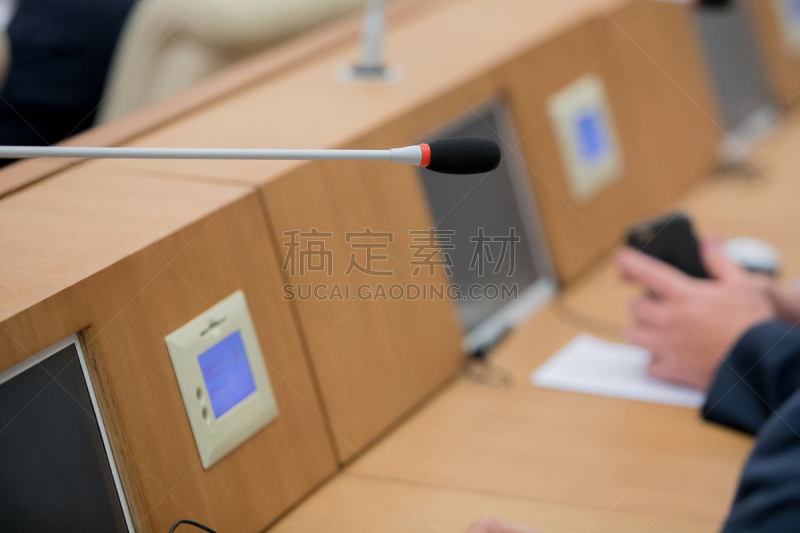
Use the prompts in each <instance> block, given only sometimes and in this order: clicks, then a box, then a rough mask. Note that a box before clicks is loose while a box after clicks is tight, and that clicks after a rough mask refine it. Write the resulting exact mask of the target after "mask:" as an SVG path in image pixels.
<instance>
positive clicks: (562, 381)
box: [531, 333, 705, 408]
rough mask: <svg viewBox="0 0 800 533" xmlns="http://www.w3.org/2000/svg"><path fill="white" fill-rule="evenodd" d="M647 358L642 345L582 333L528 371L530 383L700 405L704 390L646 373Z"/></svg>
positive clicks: (683, 404)
mask: <svg viewBox="0 0 800 533" xmlns="http://www.w3.org/2000/svg"><path fill="white" fill-rule="evenodd" d="M649 362H650V353H649V352H648V351H647V350H645V349H643V348H639V347H638V346H632V345H630V344H619V343H616V342H609V341H605V340H602V339H598V338H597V337H594V336H592V335H589V334H588V333H582V334H580V335H577V336H576V337H575V338H574V339H572V340H571V341H570V342H569V343H567V345H566V346H564V347H563V348H561V349H560V350H559V351H558V352H556V353H555V354H554V355H553V356H552V357H551V358H550V359H548V360H547V361H546V362H545V363H544V364H543V365H542V366H540V367H539V369H538V370H536V372H534V373H533V374H531V383H533V384H534V385H535V386H537V387H544V388H547V389H558V390H566V391H570V392H581V393H585V394H596V395H599V396H610V397H613V398H624V399H626V400H639V401H643V402H651V403H663V404H667V405H677V406H681V407H693V408H699V407H700V406H701V405H703V401H704V399H705V394H704V393H702V392H700V391H697V390H695V389H691V388H688V387H681V386H679V385H672V384H669V383H665V382H663V381H659V380H656V379H653V378H651V377H649V376H648V375H647V365H648V363H649Z"/></svg>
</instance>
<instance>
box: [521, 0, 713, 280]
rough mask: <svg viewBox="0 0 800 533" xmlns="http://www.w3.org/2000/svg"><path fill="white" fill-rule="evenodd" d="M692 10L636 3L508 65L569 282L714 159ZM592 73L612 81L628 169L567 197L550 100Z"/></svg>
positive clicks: (557, 258) (535, 179) (547, 223)
mask: <svg viewBox="0 0 800 533" xmlns="http://www.w3.org/2000/svg"><path fill="white" fill-rule="evenodd" d="M654 7H655V9H654ZM689 16H690V13H689V12H688V11H687V9H686V8H685V7H682V6H676V5H673V4H670V5H666V4H665V5H663V6H662V5H658V6H653V5H651V4H648V3H645V2H633V3H631V4H630V5H626V6H624V7H622V8H619V9H616V10H607V11H606V12H605V13H601V14H599V15H597V16H596V17H595V18H592V19H590V20H587V21H586V22H584V23H583V24H582V25H580V26H576V27H575V28H573V29H571V30H570V31H568V32H563V33H562V34H560V35H559V36H557V37H555V38H554V39H552V40H551V42H549V43H548V44H547V45H546V46H543V47H542V48H541V49H537V50H535V51H533V52H531V53H530V54H528V55H527V56H526V57H525V58H524V59H522V60H520V61H517V62H515V63H513V64H511V65H509V67H508V68H507V80H508V83H509V85H510V86H511V90H510V93H509V94H510V98H511V102H512V105H513V107H514V116H515V119H516V121H517V127H518V129H519V132H520V137H521V138H522V150H523V152H524V154H525V157H526V160H527V161H528V162H529V165H530V169H529V170H530V179H531V184H532V186H533V188H534V191H535V193H536V198H537V202H538V204H539V208H540V210H541V213H542V219H543V223H544V227H545V231H546V233H547V236H548V244H549V246H550V249H551V252H552V254H553V256H554V262H555V265H556V268H557V270H558V274H559V278H560V279H561V280H562V281H564V282H571V281H572V280H574V279H575V276H576V274H578V273H579V272H581V271H582V270H583V269H585V268H587V267H588V266H589V265H591V264H592V262H594V261H596V260H597V259H598V258H600V257H602V256H603V255H605V254H608V253H609V252H610V247H613V246H616V245H617V244H619V242H620V238H621V236H622V234H623V231H624V229H625V228H626V227H628V226H629V225H630V224H632V223H633V222H635V221H637V220H639V219H641V218H643V217H645V216H646V215H648V214H652V213H653V212H654V211H656V210H658V209H660V208H661V207H662V206H663V205H664V204H665V203H667V202H669V201H671V200H672V199H674V198H675V197H677V196H678V195H679V194H681V193H682V192H683V191H685V190H686V189H687V187H689V186H690V184H691V183H693V182H694V181H696V180H698V179H700V178H701V176H703V175H707V174H708V172H710V171H711V170H712V168H713V167H714V165H715V163H716V160H717V155H716V154H717V142H718V139H719V133H720V132H719V129H718V127H717V125H716V122H715V121H716V118H715V117H716V111H715V107H714V102H713V98H712V96H711V93H710V90H709V87H708V83H707V80H706V78H705V75H704V73H703V65H702V63H701V59H700V56H699V53H698V47H697V43H696V39H694V36H693V34H692V31H693V28H692V26H691V20H690V18H689ZM627 32H631V33H630V36H629V37H626V33H627ZM590 72H591V73H593V74H594V75H597V76H599V77H600V78H601V79H602V80H603V82H604V84H605V87H606V92H607V95H608V99H609V103H610V107H611V110H612V113H613V120H614V122H615V123H616V128H617V131H618V135H619V141H620V144H621V151H622V153H623V158H624V170H623V172H622V174H621V176H620V178H619V180H618V181H616V182H615V183H613V184H611V185H610V186H609V187H607V188H606V189H604V190H602V191H600V192H599V193H598V194H597V195H596V196H595V197H594V198H592V199H590V200H589V201H588V202H586V203H579V202H576V201H575V200H573V199H572V198H571V196H570V194H569V190H568V187H567V182H566V178H565V174H564V170H563V165H562V162H561V158H560V156H559V154H558V147H557V145H556V140H555V136H554V135H553V132H552V128H551V126H550V122H549V119H548V117H547V115H546V113H547V110H546V107H545V103H546V100H547V98H548V97H549V96H550V95H552V94H555V93H556V92H557V91H558V90H560V89H562V88H564V87H566V86H568V85H569V84H570V83H572V82H574V81H577V80H579V79H581V78H582V77H583V76H584V75H586V74H587V73H590ZM675 154H680V157H675Z"/></svg>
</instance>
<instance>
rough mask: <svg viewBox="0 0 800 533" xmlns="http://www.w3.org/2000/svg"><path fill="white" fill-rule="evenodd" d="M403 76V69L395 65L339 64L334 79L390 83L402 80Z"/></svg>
mask: <svg viewBox="0 0 800 533" xmlns="http://www.w3.org/2000/svg"><path fill="white" fill-rule="evenodd" d="M403 76H404V73H403V69H402V68H400V67H397V66H394V67H380V66H378V67H372V66H362V65H339V67H338V68H337V69H336V79H337V80H339V81H340V82H342V83H385V84H389V85H391V84H395V83H400V82H401V81H403Z"/></svg>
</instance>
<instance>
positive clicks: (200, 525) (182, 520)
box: [169, 518, 217, 533]
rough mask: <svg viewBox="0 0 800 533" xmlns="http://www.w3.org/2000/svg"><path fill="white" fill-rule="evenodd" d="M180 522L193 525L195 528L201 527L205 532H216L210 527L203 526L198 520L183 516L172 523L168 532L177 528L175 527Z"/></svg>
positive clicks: (170, 532) (172, 532)
mask: <svg viewBox="0 0 800 533" xmlns="http://www.w3.org/2000/svg"><path fill="white" fill-rule="evenodd" d="M181 524H189V525H190V526H194V527H196V528H197V529H202V530H203V531H206V532H207V533H217V532H216V531H214V530H213V529H211V528H210V527H208V526H204V525H203V524H201V523H200V522H195V521H194V520H186V519H185V518H181V519H180V520H178V521H177V522H175V523H174V524H172V527H171V528H169V533H174V531H175V529H177V527H178V526H179V525H181Z"/></svg>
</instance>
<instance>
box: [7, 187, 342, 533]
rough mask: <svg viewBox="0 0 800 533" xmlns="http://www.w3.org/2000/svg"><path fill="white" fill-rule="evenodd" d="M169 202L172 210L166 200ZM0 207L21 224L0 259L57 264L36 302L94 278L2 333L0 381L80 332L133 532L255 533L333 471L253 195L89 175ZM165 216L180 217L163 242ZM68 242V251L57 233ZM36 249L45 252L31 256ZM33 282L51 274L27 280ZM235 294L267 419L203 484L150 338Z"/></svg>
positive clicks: (168, 372) (12, 321) (165, 362)
mask: <svg viewBox="0 0 800 533" xmlns="http://www.w3.org/2000/svg"><path fill="white" fill-rule="evenodd" d="M87 183H88V184H91V185H92V186H93V187H94V188H95V189H96V190H98V191H104V192H105V195H104V198H105V201H103V200H101V199H100V198H98V197H96V196H91V195H89V194H88V193H87V191H86V190H85V187H82V186H87ZM178 186H179V189H180V190H181V192H182V196H178V197H174V196H170V191H172V190H173V188H174V187H178ZM45 191H49V193H50V195H56V196H58V195H59V193H60V195H61V199H62V200H65V201H62V202H61V203H58V202H56V203H53V202H50V201H45V200H47V199H48V198H51V199H52V196H43V195H44V192H45ZM237 195H239V196H241V197H240V198H239V199H236V196H237ZM66 200H75V201H74V202H69V201H66ZM106 202H108V203H106ZM1 205H2V208H0V212H2V213H5V212H6V207H8V211H9V212H10V213H13V211H14V210H13V209H11V207H12V206H25V208H24V212H25V213H26V214H27V217H24V218H23V217H18V218H15V219H14V220H15V222H16V224H15V226H14V227H13V233H12V232H11V231H9V232H7V233H6V234H4V235H3V241H4V245H5V243H9V242H10V243H12V244H14V246H13V247H10V248H9V249H11V250H12V251H13V252H14V253H15V254H19V256H18V257H16V259H15V260H16V263H15V264H18V265H20V268H22V267H24V265H25V260H26V259H30V258H36V257H38V256H37V255H36V253H38V252H40V251H41V249H40V248H39V247H40V246H46V247H45V248H44V249H46V250H53V251H54V252H55V251H61V252H63V254H64V257H58V256H56V255H53V256H49V257H50V259H51V261H61V263H59V265H60V267H61V270H59V271H58V272H61V271H63V272H62V274H63V275H62V276H61V277H58V278H56V279H52V280H49V279H45V280H41V281H42V283H43V286H44V287H48V288H52V287H51V284H58V285H64V284H68V283H70V282H71V280H73V276H77V277H80V276H82V275H83V274H84V269H87V268H95V269H97V272H96V273H95V274H92V275H89V276H87V277H85V278H83V279H80V280H77V281H75V282H74V284H72V285H69V286H68V287H67V288H66V289H64V290H61V291H59V292H58V293H57V295H56V296H55V297H51V298H46V299H43V300H41V301H39V302H38V303H35V304H33V305H30V306H29V307H28V308H27V309H25V310H23V311H21V312H19V313H16V314H14V315H13V316H11V317H9V318H7V319H6V320H4V321H3V322H2V330H1V333H0V337H1V338H2V341H0V342H2V349H0V354H2V357H3V359H2V364H3V367H2V368H4V369H5V368H7V367H8V366H10V365H11V364H14V363H15V362H17V361H19V360H21V359H22V358H24V357H27V356H29V355H30V354H31V353H34V352H35V351H37V350H39V349H41V348H44V347H45V346H47V345H48V344H49V343H52V342H53V341H55V340H58V339H60V338H63V337H65V336H66V335H68V334H70V333H72V332H75V331H77V330H79V329H82V328H86V327H88V329H85V330H84V332H83V336H84V341H85V344H84V345H85V347H86V353H87V357H88V360H89V366H90V368H91V369H92V372H93V374H94V376H95V378H96V381H97V383H98V384H99V385H98V388H99V390H98V396H99V398H100V401H101V406H102V409H103V411H104V415H105V416H104V418H105V419H106V420H107V421H108V425H109V432H110V436H111V439H112V447H113V449H114V453H115V456H116V457H117V458H118V459H119V460H118V463H119V465H120V469H121V475H122V477H123V480H124V484H125V487H126V491H127V493H128V495H129V499H130V501H131V507H132V512H133V515H134V520H135V521H136V522H137V528H138V530H140V531H158V532H161V531H165V530H166V529H168V527H169V526H170V524H171V523H172V522H174V521H175V520H176V519H178V518H187V517H188V518H195V519H197V520H200V521H202V522H204V523H207V524H209V525H211V526H212V527H214V528H216V529H219V530H222V531H225V530H228V531H252V532H255V531H260V530H262V529H263V528H265V527H266V526H267V525H269V523H270V522H271V521H273V520H275V519H276V518H277V517H278V516H279V515H280V514H281V513H283V512H284V511H285V510H286V509H287V508H288V507H289V506H291V505H292V504H294V503H295V502H296V501H297V500H298V499H300V498H301V497H302V496H303V495H305V494H306V493H308V492H309V491H310V490H311V489H312V488H313V487H314V486H315V485H317V484H319V483H320V482H321V481H322V480H323V479H325V478H326V477H327V476H329V475H331V474H332V473H333V472H334V471H335V468H336V463H335V460H334V455H333V450H332V446H331V442H330V439H329V436H328V434H327V430H326V427H325V423H324V420H323V417H322V414H321V412H322V409H321V407H320V404H319V402H318V399H317V397H316V392H315V389H314V386H313V383H312V380H311V376H310V373H309V370H308V367H307V365H306V360H305V357H304V356H305V353H304V351H303V349H302V346H301V341H300V336H299V334H298V331H297V329H296V325H295V323H294V321H293V319H292V313H291V311H290V309H289V305H288V303H287V302H285V301H283V300H282V299H281V296H282V291H281V279H280V272H279V270H278V268H279V266H278V265H277V264H276V261H275V258H274V255H273V254H272V247H271V246H272V245H271V241H270V237H269V235H268V233H267V229H266V224H265V221H264V218H263V213H262V211H261V207H260V205H259V201H258V198H257V196H256V194H255V193H253V192H243V191H242V190H241V188H238V187H233V186H231V185H209V186H202V185H198V184H192V183H190V182H186V181H183V182H181V181H180V180H161V179H156V180H148V178H147V177H146V176H142V175H139V176H126V177H121V176H118V175H113V174H111V175H106V176H102V175H99V174H96V175H93V176H92V177H89V178H86V181H83V180H82V179H78V180H76V179H75V178H74V177H72V176H64V177H59V178H53V179H52V180H48V181H45V182H43V183H42V184H40V185H37V186H34V187H32V188H30V189H27V190H25V191H23V192H21V193H19V194H17V195H13V196H11V197H9V198H7V199H6V200H5V201H4V202H3V204H1ZM210 206H217V209H212V208H211V207H210ZM196 209H200V210H205V211H204V216H202V217H197V219H196V220H195V221H194V222H192V223H190V224H188V225H185V224H186V221H187V219H190V218H191V215H192V213H194V212H195V211H193V210H196ZM208 211H211V212H210V214H205V213H207V212H208ZM117 213H119V216H121V217H123V218H125V220H126V221H127V223H129V224H130V227H132V228H135V229H136V231H134V230H131V232H132V233H133V236H131V235H129V234H128V233H126V232H125V231H122V230H121V229H120V227H119V225H118V224H116V223H115V222H114V220H115V217H117V220H119V217H118V216H117ZM176 214H178V215H180V216H182V217H183V218H182V219H181V221H180V224H179V225H178V227H174V226H173V224H177V222H176V220H175V218H176ZM81 229H82V230H83V231H84V232H85V234H83V235H82V236H81V235H73V234H71V233H70V232H74V231H78V230H81ZM164 230H167V232H168V233H169V235H168V236H166V237H164V236H162V234H161V232H162V231H164ZM87 235H90V236H91V237H92V239H89V238H86V237H87ZM140 235H141V237H140ZM33 237H38V238H39V241H36V240H35V239H34V238H33ZM80 237H83V238H80ZM134 237H135V238H134ZM68 238H69V239H70V240H69V241H67V242H65V243H63V244H62V245H61V246H60V247H57V246H56V244H55V243H56V242H58V241H59V240H61V239H68ZM26 239H27V240H29V241H31V242H30V243H29V244H28V245H27V246H25V245H24V244H25V242H24V241H25V240H26ZM47 239H49V240H51V241H53V242H50V243H48V244H47V245H45V244H42V243H41V242H40V241H41V240H47ZM136 239H139V241H138V242H136ZM151 243H152V245H151V246H150V245H149V244H151ZM4 249H5V246H4ZM137 249H138V251H137ZM87 254H91V255H90V256H89V255H87ZM115 258H116V259H115ZM106 263H110V264H106ZM4 264H7V263H6V262H4ZM45 266H50V267H52V265H42V264H38V263H35V264H34V267H35V268H43V267H45ZM13 273H14V272H12V274H13ZM239 289H241V290H243V291H244V293H245V296H246V297H247V301H248V306H249V309H250V312H251V315H252V318H253V322H254V324H255V327H256V333H257V335H258V338H259V343H260V345H261V348H262V351H263V353H264V357H265V361H266V363H267V368H268V372H269V374H270V379H271V382H272V384H273V385H274V386H275V390H274V393H275V396H276V400H277V404H278V407H279V409H280V415H279V417H278V419H277V420H276V421H275V422H273V423H271V424H270V425H268V426H267V427H266V428H264V429H263V430H261V431H260V432H258V433H257V434H256V435H255V436H253V437H252V438H250V439H249V440H248V441H247V442H246V443H244V444H243V445H242V446H240V447H239V448H237V449H236V450H234V451H233V452H232V453H231V454H230V455H228V456H226V457H225V458H224V459H222V460H221V461H220V462H219V463H217V464H216V465H214V466H213V467H212V468H211V469H210V470H208V471H204V470H203V469H202V466H201V465H200V461H199V457H198V455H197V451H196V447H195V443H194V439H193V437H192V433H191V429H190V427H189V424H188V420H187V418H186V414H185V409H184V406H183V402H182V400H181V397H180V392H179V390H178V387H177V382H176V380H175V374H174V372H173V369H172V364H171V362H170V358H169V354H168V352H167V348H166V344H165V341H164V337H165V336H166V335H167V334H168V333H170V332H172V331H174V330H175V329H177V328H178V327H180V326H182V325H183V324H185V323H186V322H188V321H189V320H191V319H192V318H194V317H195V316H197V315H198V314H200V313H201V312H202V311H204V310H206V309H208V308H209V307H210V306H211V305H213V304H215V303H217V302H219V301H220V300H222V299H223V298H225V297H227V296H229V295H230V294H232V293H233V292H235V291H236V290H239Z"/></svg>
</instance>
